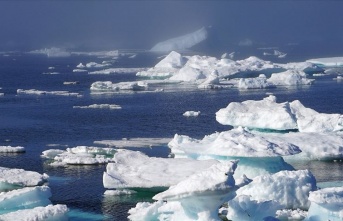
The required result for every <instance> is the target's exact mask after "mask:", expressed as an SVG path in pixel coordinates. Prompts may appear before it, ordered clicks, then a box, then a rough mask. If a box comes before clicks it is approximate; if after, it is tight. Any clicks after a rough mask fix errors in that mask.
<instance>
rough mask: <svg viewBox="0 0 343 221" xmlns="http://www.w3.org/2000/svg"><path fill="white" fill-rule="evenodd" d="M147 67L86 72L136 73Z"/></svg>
mask: <svg viewBox="0 0 343 221" xmlns="http://www.w3.org/2000/svg"><path fill="white" fill-rule="evenodd" d="M145 70H147V68H108V69H104V70H99V71H90V72H88V74H119V73H121V74H122V73H137V72H140V71H145Z"/></svg>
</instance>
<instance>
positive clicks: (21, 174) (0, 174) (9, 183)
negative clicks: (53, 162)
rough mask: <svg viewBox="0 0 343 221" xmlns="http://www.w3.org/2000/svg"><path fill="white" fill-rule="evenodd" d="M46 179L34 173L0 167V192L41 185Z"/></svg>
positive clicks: (46, 176)
mask: <svg viewBox="0 0 343 221" xmlns="http://www.w3.org/2000/svg"><path fill="white" fill-rule="evenodd" d="M48 177H49V176H48V175H47V174H39V173H37V172H34V171H26V170H23V169H10V168H6V167H0V190H6V189H15V188H19V187H25V186H37V185H42V184H43V183H44V182H46V181H47V179H48Z"/></svg>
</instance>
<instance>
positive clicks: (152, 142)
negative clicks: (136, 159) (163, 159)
mask: <svg viewBox="0 0 343 221" xmlns="http://www.w3.org/2000/svg"><path fill="white" fill-rule="evenodd" d="M169 141H170V138H145V137H137V138H123V139H121V140H99V141H94V143H95V144H101V145H106V146H110V147H116V148H127V147H136V148H137V147H154V146H167V143H168V142H169Z"/></svg>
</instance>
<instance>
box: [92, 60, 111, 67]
mask: <svg viewBox="0 0 343 221" xmlns="http://www.w3.org/2000/svg"><path fill="white" fill-rule="evenodd" d="M107 66H111V64H109V63H106V62H105V63H104V62H103V63H101V64H99V63H96V62H93V61H92V62H89V63H87V64H86V67H87V68H103V67H107Z"/></svg>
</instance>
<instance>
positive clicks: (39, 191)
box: [0, 186, 51, 214]
mask: <svg viewBox="0 0 343 221" xmlns="http://www.w3.org/2000/svg"><path fill="white" fill-rule="evenodd" d="M50 197H51V191H50V188H49V187H48V186H36V187H24V188H22V189H17V190H11V191H8V192H1V193H0V214H4V213H8V212H13V211H16V210H20V209H32V208H34V207H37V206H47V205H49V204H51V202H50V200H49V198H50Z"/></svg>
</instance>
